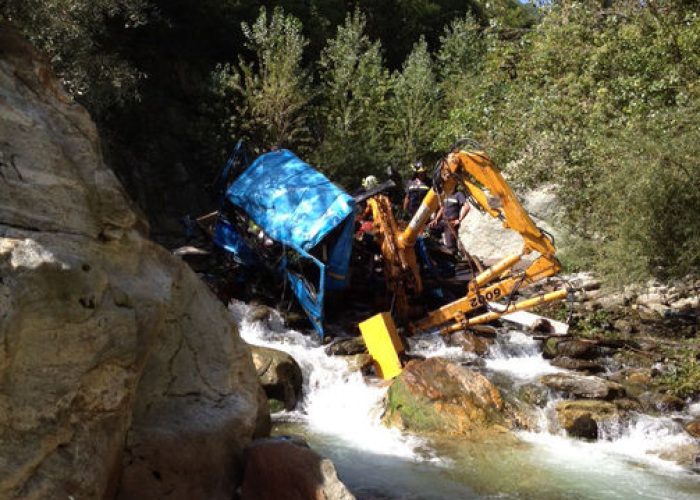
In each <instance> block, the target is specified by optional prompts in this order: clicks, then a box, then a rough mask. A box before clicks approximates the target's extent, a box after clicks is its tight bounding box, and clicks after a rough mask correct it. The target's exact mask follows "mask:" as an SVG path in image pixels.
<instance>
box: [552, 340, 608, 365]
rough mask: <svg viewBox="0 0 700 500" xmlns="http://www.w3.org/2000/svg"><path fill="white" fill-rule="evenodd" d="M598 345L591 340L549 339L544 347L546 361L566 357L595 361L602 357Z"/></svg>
mask: <svg viewBox="0 0 700 500" xmlns="http://www.w3.org/2000/svg"><path fill="white" fill-rule="evenodd" d="M600 354H601V351H600V348H599V347H598V344H597V343H596V342H594V341H589V340H577V339H570V338H559V337H549V338H548V339H547V340H546V341H545V343H544V347H543V351H542V355H543V356H544V357H545V359H552V358H555V357H557V356H565V357H568V358H574V359H589V360H590V359H595V358H597V357H598V356H600Z"/></svg>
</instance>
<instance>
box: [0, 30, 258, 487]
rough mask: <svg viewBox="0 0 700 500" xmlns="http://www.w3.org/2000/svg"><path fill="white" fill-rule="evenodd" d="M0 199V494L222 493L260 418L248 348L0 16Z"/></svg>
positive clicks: (82, 115) (81, 114)
mask: <svg viewBox="0 0 700 500" xmlns="http://www.w3.org/2000/svg"><path fill="white" fill-rule="evenodd" d="M0 200H2V202H0V498H20V497H21V498H110V497H114V496H115V495H118V496H119V497H121V498H159V497H163V496H165V495H166V494H167V495H169V498H214V499H216V498H227V499H228V498H231V497H232V495H233V494H234V491H235V488H236V485H237V484H238V483H239V482H240V479H241V472H242V452H243V449H244V447H245V446H246V445H247V444H248V443H249V442H250V440H251V439H252V438H253V436H254V435H255V434H256V433H264V432H265V431H266V429H265V425H266V415H267V403H266V400H265V397H264V394H263V393H262V391H261V389H260V386H259V384H258V382H257V377H256V374H255V369H254V367H253V363H252V361H251V356H250V351H249V349H248V347H247V346H246V344H245V343H244V342H243V341H242V340H241V339H240V338H239V336H238V333H237V331H236V328H235V325H234V323H233V322H232V320H231V318H230V317H229V314H228V312H227V311H226V310H225V308H224V307H223V306H221V305H220V304H219V303H217V301H216V299H215V298H214V296H213V295H212V293H211V292H210V291H209V290H208V289H207V288H206V287H205V286H204V285H203V284H202V283H201V282H200V281H199V280H198V278H197V277H196V276H195V275H194V274H193V273H192V272H191V271H190V269H189V268H188V267H187V266H186V265H185V264H184V263H182V261H180V260H179V259H177V258H174V257H172V256H171V255H170V254H169V253H168V252H166V251H165V250H164V249H162V248H160V247H158V246H157V245H155V244H153V243H151V242H149V241H148V240H147V239H146V238H145V237H144V236H143V233H144V232H145V230H146V228H147V224H146V223H145V221H144V220H143V218H142V217H141V216H140V215H139V213H138V212H137V211H136V210H135V209H134V208H133V207H132V205H131V203H130V201H129V199H128V198H127V197H126V196H125V195H124V192H123V190H122V188H121V186H120V184H119V182H118V181H117V179H116V178H115V176H114V175H113V173H112V172H111V171H110V170H109V169H108V168H107V167H106V166H105V165H104V163H103V160H102V155H101V151H100V143H99V140H98V134H97V130H96V128H95V126H94V124H93V122H92V121H91V120H90V117H89V116H88V114H87V112H86V111H85V110H84V109H83V108H82V107H81V106H79V105H77V104H75V103H73V102H72V101H71V99H70V98H69V97H68V96H67V95H66V94H65V93H64V92H63V90H62V89H61V88H60V86H59V84H58V83H57V81H56V79H55V78H54V77H53V76H52V75H51V72H50V70H49V69H48V66H47V64H46V63H45V61H44V60H43V59H42V58H41V57H40V56H39V55H38V54H37V53H36V52H35V51H34V50H33V49H32V48H31V46H29V45H28V44H27V43H26V42H25V41H24V40H22V39H21V38H20V37H18V36H17V35H16V34H15V33H13V32H12V31H11V30H9V29H8V28H7V27H4V26H3V27H2V28H1V29H0Z"/></svg>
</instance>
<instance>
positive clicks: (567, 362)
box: [551, 356, 605, 374]
mask: <svg viewBox="0 0 700 500" xmlns="http://www.w3.org/2000/svg"><path fill="white" fill-rule="evenodd" d="M551 364H552V366H556V367H558V368H564V369H565V370H575V371H580V372H585V373H588V374H594V373H600V372H603V371H605V368H604V367H603V365H602V364H600V363H598V362H596V361H591V360H587V359H574V358H569V357H567V356H557V357H556V358H554V359H552V361H551Z"/></svg>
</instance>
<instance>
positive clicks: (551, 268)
mask: <svg viewBox="0 0 700 500" xmlns="http://www.w3.org/2000/svg"><path fill="white" fill-rule="evenodd" d="M436 180H437V182H436V183H435V184H436V186H435V187H433V188H432V189H431V190H430V191H428V194H427V195H426V196H425V198H424V199H423V201H422V202H421V205H420V207H419V209H418V210H417V211H416V213H415V215H414V216H413V218H412V219H411V221H410V222H409V223H408V225H407V226H406V227H405V228H404V229H403V230H400V228H399V225H398V224H397V222H396V220H395V219H394V216H393V213H392V211H391V205H390V203H389V200H388V199H387V198H386V197H385V196H384V195H377V196H375V197H373V198H370V199H369V200H368V204H369V206H370V208H371V209H372V215H373V219H374V224H375V236H376V238H377V240H378V243H379V246H380V248H381V251H382V256H383V259H384V269H385V278H386V280H387V287H388V288H389V290H391V291H392V292H393V294H394V304H395V309H394V311H395V315H396V316H397V317H398V318H399V319H400V320H401V321H403V322H408V329H409V332H410V333H416V332H421V331H428V330H433V329H436V328H437V329H439V330H440V332H441V333H442V334H449V333H451V332H454V331H458V330H463V329H466V328H469V327H471V326H474V325H478V324H482V323H487V322H490V321H493V320H496V319H498V318H499V317H501V316H503V315H505V314H509V313H512V312H515V311H521V310H525V309H531V308H532V307H535V306H537V305H539V304H542V303H548V302H554V301H558V300H563V299H564V298H566V295H567V290H566V289H559V290H556V291H554V292H550V293H546V294H542V295H538V296H535V297H534V298H530V299H526V300H523V301H520V302H515V303H514V302H513V301H512V300H511V299H512V298H513V296H514V292H516V291H518V290H519V289H521V288H524V287H526V286H528V285H531V284H533V283H535V282H537V281H540V280H543V279H545V278H547V277H550V276H553V275H555V274H556V273H558V272H559V270H560V269H561V265H560V264H559V261H558V260H557V258H556V257H555V253H556V249H555V248H554V244H553V242H552V240H551V238H549V237H548V236H547V235H546V234H545V233H543V232H542V231H541V230H540V229H539V228H538V227H537V225H536V224H535V223H534V222H533V220H532V219H531V218H530V215H529V214H528V213H527V211H526V210H525V209H524V208H523V206H522V205H521V204H520V202H519V201H518V198H517V196H516V195H515V193H514V192H513V191H512V189H511V188H510V186H509V185H508V183H507V182H506V180H505V179H504V178H503V176H502V175H501V173H500V172H499V170H498V168H496V166H495V165H494V163H493V162H492V161H491V159H490V158H489V157H488V155H486V153H484V152H483V151H478V150H474V151H469V150H464V149H457V150H454V151H452V152H451V153H450V154H449V155H448V156H447V157H446V158H445V159H443V160H442V161H441V163H440V167H439V171H438V172H437V179H436ZM460 185H461V186H463V187H464V189H465V190H466V191H467V192H468V194H469V195H470V196H471V198H472V200H473V202H474V203H475V204H476V205H478V207H479V208H481V209H482V210H484V211H485V212H486V213H488V214H489V215H491V216H492V217H494V218H497V219H499V220H501V221H502V223H503V226H504V227H505V228H508V229H511V230H513V231H516V232H518V233H519V234H520V235H521V236H522V238H523V248H522V250H521V251H520V252H519V253H517V254H514V255H510V256H507V257H505V258H503V259H502V260H500V261H499V262H497V263H495V264H494V265H492V266H491V267H490V268H487V269H485V270H483V271H482V272H480V273H479V274H478V275H477V276H475V277H474V278H472V280H471V281H470V282H469V286H468V289H467V290H466V293H465V296H464V297H463V298H460V299H458V300H456V301H454V302H452V303H450V304H447V305H444V306H442V307H440V308H439V309H437V310H435V311H432V312H430V313H428V314H427V316H425V317H423V318H422V319H420V320H418V321H415V322H410V320H411V319H413V318H412V316H413V314H412V312H413V309H412V308H411V306H410V297H411V296H417V295H418V294H420V293H421V292H422V290H423V284H422V282H421V277H420V271H419V268H418V264H417V261H416V254H415V249H414V246H415V243H416V240H417V239H418V237H419V236H420V235H421V234H422V233H423V231H424V230H425V227H426V225H427V224H428V222H429V221H430V217H431V216H432V215H433V214H434V213H436V212H437V210H438V209H439V207H440V205H441V203H442V200H444V199H445V198H446V197H447V196H450V195H451V194H453V193H454V191H455V190H456V189H457V187H458V186H460ZM485 190H488V193H487V192H486V191H485ZM533 252H535V253H537V254H539V255H538V256H537V257H536V258H535V259H534V260H533V261H532V262H531V263H530V264H529V265H528V266H527V267H526V268H525V269H524V270H519V271H516V270H514V267H515V266H516V264H518V263H519V262H520V261H521V260H522V259H523V257H524V256H525V255H529V254H532V253H533ZM503 299H507V304H506V305H505V306H503V307H501V308H500V309H499V310H491V309H490V306H489V303H491V302H496V301H498V300H503ZM484 309H485V312H484ZM477 310H478V311H481V312H479V313H476V312H475V311H477ZM387 316H388V315H386V314H385V315H383V316H382V321H376V322H374V323H370V322H369V321H368V322H365V323H363V324H362V325H361V330H362V334H363V336H365V337H366V340H370V339H367V337H373V338H372V339H371V341H372V342H373V343H374V344H377V343H379V344H380V345H381V344H382V342H383V345H386V346H391V345H394V344H395V343H396V339H395V337H396V334H395V333H394V331H395V329H394V326H393V321H391V317H390V316H388V318H387ZM382 324H383V325H385V326H384V327H382V326H381V325H382ZM390 332H391V333H390ZM377 337H378V338H380V339H384V340H379V341H378V340H377ZM368 345H369V342H368ZM387 350H390V349H388V348H387V349H384V351H387ZM370 354H372V352H370ZM397 359H398V358H397ZM393 363H394V364H395V363H396V360H395V359H394V360H393ZM380 371H381V372H382V373H395V370H389V369H386V370H383V369H381V367H380Z"/></svg>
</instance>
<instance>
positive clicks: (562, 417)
mask: <svg viewBox="0 0 700 500" xmlns="http://www.w3.org/2000/svg"><path fill="white" fill-rule="evenodd" d="M621 416H622V413H621V411H620V410H619V409H618V407H617V405H615V403H612V402H610V401H600V400H581V401H561V402H560V403H558V404H557V406H556V417H557V422H558V424H559V426H560V427H561V428H562V429H564V430H565V431H566V433H567V434H568V435H569V436H571V437H577V438H582V439H596V438H597V437H598V427H599V425H600V424H603V423H612V422H615V421H619V420H620V418H621Z"/></svg>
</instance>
